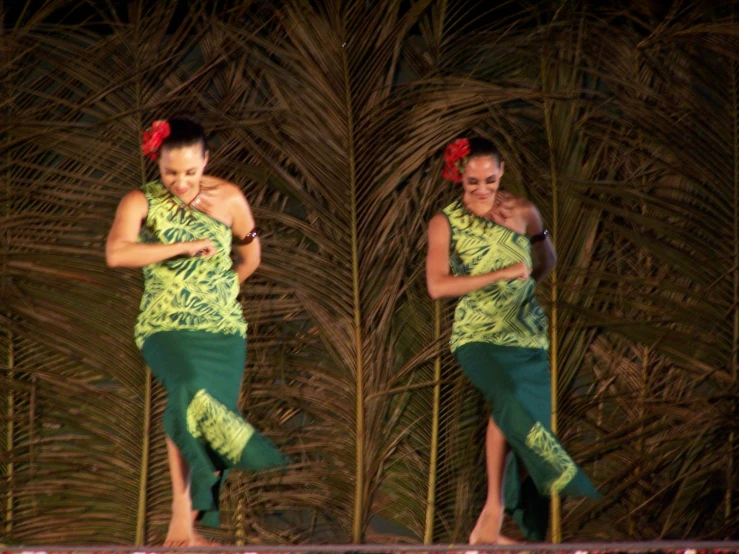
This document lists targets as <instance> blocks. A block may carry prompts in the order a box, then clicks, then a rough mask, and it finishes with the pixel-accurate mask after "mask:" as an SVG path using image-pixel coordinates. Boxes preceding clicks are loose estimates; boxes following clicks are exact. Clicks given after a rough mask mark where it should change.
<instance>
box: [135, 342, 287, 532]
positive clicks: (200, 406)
mask: <svg viewBox="0 0 739 554" xmlns="http://www.w3.org/2000/svg"><path fill="white" fill-rule="evenodd" d="M141 352H142V354H143V356H144V359H145V360H146V363H147V364H148V366H149V367H150V368H151V371H152V373H153V374H154V376H155V377H156V378H157V380H158V381H159V382H160V383H161V384H162V385H163V386H164V389H165V390H166V392H167V405H166V407H165V409H164V431H165V432H166V434H167V436H168V437H169V438H170V439H172V442H174V444H175V445H177V448H178V449H179V451H180V452H181V453H182V456H183V458H184V459H185V460H186V461H187V463H188V465H189V467H190V479H191V484H190V496H191V498H192V509H193V510H198V511H199V512H200V514H199V516H198V520H199V521H200V522H201V523H203V525H207V526H209V527H218V526H219V525H220V516H219V512H218V504H219V496H220V488H221V485H222V484H223V482H224V481H225V479H226V476H227V474H228V470H229V469H230V468H234V467H236V468H241V469H247V470H262V469H267V468H273V467H284V466H285V465H286V464H287V460H286V459H285V457H284V456H283V455H282V454H280V452H279V451H278V450H277V449H276V448H275V447H274V445H273V444H272V443H271V442H270V441H269V440H268V439H266V438H265V437H263V436H262V435H261V434H260V433H259V432H258V431H256V429H254V427H252V426H251V425H250V424H249V423H248V422H247V421H245V420H244V419H243V417H242V416H241V413H240V411H239V409H238V400H239V390H240V388H241V378H242V375H243V372H244V363H245V362H246V341H245V339H244V338H243V337H241V336H239V335H225V334H217V333H209V332H205V331H163V332H159V333H156V334H154V335H151V336H150V337H148V338H147V339H146V341H145V342H144V345H143V347H142V348H141ZM218 472H220V473H218ZM217 473H218V474H217Z"/></svg>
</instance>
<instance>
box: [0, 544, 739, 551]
mask: <svg viewBox="0 0 739 554" xmlns="http://www.w3.org/2000/svg"><path fill="white" fill-rule="evenodd" d="M0 552H2V554H76V553H80V554H84V553H90V554H92V553H95V554H158V553H165V552H171V553H175V552H182V553H187V552H193V553H195V552H198V553H203V554H216V553H218V552H222V553H224V554H251V553H265V554H267V553H275V554H276V553H280V554H303V553H305V554H324V553H325V554H383V553H387V554H394V553H398V554H404V553H409V554H410V553H413V552H426V553H428V554H432V553H440V554H441V553H446V552H453V553H455V554H487V553H491V554H493V553H496V552H510V553H512V554H513V553H519V552H521V553H524V552H531V553H544V554H565V553H572V554H619V553H628V554H638V553H641V552H644V553H650V554H739V541H644V542H598V543H593V542H590V543H557V544H553V543H526V544H518V545H505V546H503V545H491V546H485V545H476V546H469V545H465V544H426V545H423V544H301V545H287V544H282V545H256V544H255V545H248V546H213V547H204V546H197V547H189V548H171V547H154V546H122V545H98V546H71V545H68V546H61V545H48V546H10V545H7V546H6V545H0Z"/></svg>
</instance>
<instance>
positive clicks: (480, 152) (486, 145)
mask: <svg viewBox="0 0 739 554" xmlns="http://www.w3.org/2000/svg"><path fill="white" fill-rule="evenodd" d="M469 143H470V153H469V155H468V156H467V158H468V159H471V158H480V157H482V156H492V157H493V158H495V160H496V161H497V162H498V163H500V152H499V151H498V149H497V148H496V146H495V145H494V144H493V143H492V142H490V141H489V140H488V139H484V138H481V137H475V138H471V139H469Z"/></svg>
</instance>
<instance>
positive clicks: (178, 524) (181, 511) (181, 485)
mask: <svg viewBox="0 0 739 554" xmlns="http://www.w3.org/2000/svg"><path fill="white" fill-rule="evenodd" d="M167 459H168V461H169V475H170V477H171V479H172V519H171V521H170V522H169V530H168V531H167V538H166V539H164V546H190V545H191V543H192V540H193V520H194V518H193V512H192V500H191V499H190V468H189V467H188V465H187V462H186V461H185V459H184V458H183V457H182V454H181V453H180V451H179V449H178V448H177V446H176V445H175V443H174V442H172V439H170V438H169V437H167Z"/></svg>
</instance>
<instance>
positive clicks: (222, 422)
mask: <svg viewBox="0 0 739 554" xmlns="http://www.w3.org/2000/svg"><path fill="white" fill-rule="evenodd" d="M187 430H188V432H189V433H190V434H191V435H192V436H193V437H195V438H196V439H203V440H204V441H205V442H207V443H208V444H209V445H210V447H211V448H212V449H213V450H215V451H216V452H218V453H219V454H220V455H221V456H223V457H224V458H226V459H227V460H229V461H230V462H231V463H232V464H236V463H238V462H239V460H240V459H241V455H242V453H243V452H244V448H246V444H247V443H248V442H249V439H251V438H252V437H253V436H254V434H255V433H256V430H255V429H254V427H252V425H251V424H250V423H248V422H247V421H245V420H244V419H243V418H241V417H239V416H237V415H236V414H234V413H233V412H232V411H231V410H229V409H228V408H226V406H224V405H223V404H221V403H220V402H218V400H216V399H215V398H213V397H212V396H211V395H210V394H208V393H207V392H206V391H205V389H201V390H199V391H198V392H197V393H196V394H195V396H194V397H193V399H192V401H191V402H190V405H189V406H188V407H187Z"/></svg>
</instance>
